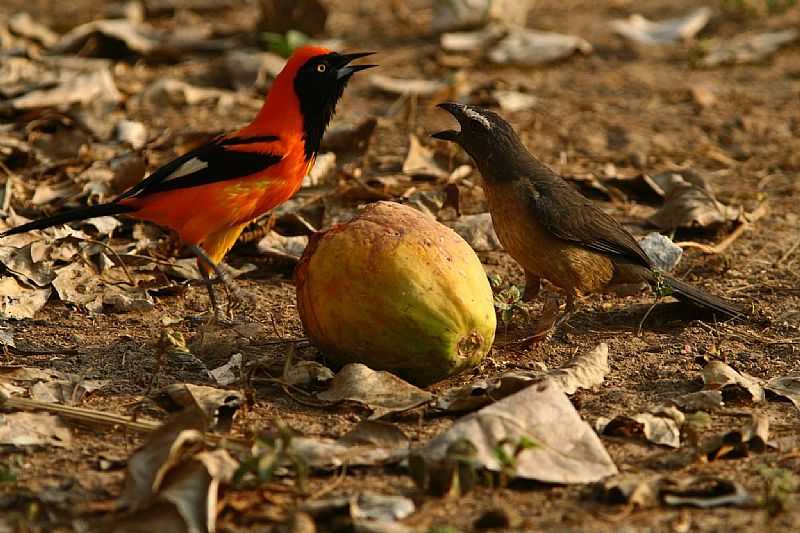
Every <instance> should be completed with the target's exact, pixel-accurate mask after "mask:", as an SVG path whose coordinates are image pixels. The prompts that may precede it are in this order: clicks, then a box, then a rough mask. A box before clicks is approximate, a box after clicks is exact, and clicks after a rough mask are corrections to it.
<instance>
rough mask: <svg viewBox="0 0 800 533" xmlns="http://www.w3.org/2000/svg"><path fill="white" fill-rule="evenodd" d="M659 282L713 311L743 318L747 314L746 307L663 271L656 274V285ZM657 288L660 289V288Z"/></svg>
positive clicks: (673, 293) (726, 315) (673, 291)
mask: <svg viewBox="0 0 800 533" xmlns="http://www.w3.org/2000/svg"><path fill="white" fill-rule="evenodd" d="M659 283H660V284H663V285H664V286H666V287H667V288H669V289H670V291H671V292H672V295H673V296H675V297H676V298H678V299H680V300H684V301H688V302H691V303H693V304H695V305H697V306H700V307H703V308H706V309H709V310H711V311H716V312H717V313H720V314H722V315H724V316H725V317H726V318H741V317H743V316H744V315H745V310H744V308H742V307H741V306H739V305H738V304H736V303H734V302H731V301H730V300H726V299H725V298H721V297H719V296H715V295H713V294H710V293H708V292H706V291H704V290H703V289H701V288H699V287H695V286H694V285H691V284H689V283H686V282H685V281H681V280H679V279H676V278H673V277H672V276H668V275H667V274H664V273H662V272H659V273H657V274H656V285H658V284H659ZM656 290H658V288H657V289H656Z"/></svg>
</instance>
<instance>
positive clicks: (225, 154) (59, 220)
mask: <svg viewBox="0 0 800 533" xmlns="http://www.w3.org/2000/svg"><path fill="white" fill-rule="evenodd" d="M371 54H372V52H366V53H355V54H338V53H336V52H332V51H330V50H327V49H325V48H320V47H315V46H304V47H302V48H298V49H297V50H296V51H295V52H294V54H292V56H291V57H290V58H289V60H288V62H287V63H286V66H285V67H284V68H283V70H282V71H281V72H280V74H278V76H277V77H276V78H275V81H274V82H273V84H272V87H271V88H270V90H269V92H268V93H267V96H266V99H265V100H264V105H263V106H262V107H261V110H260V111H259V112H258V115H256V118H255V119H254V120H253V122H251V123H250V124H249V125H248V126H245V127H244V128H242V129H240V130H238V131H235V132H233V133H229V134H227V135H220V136H218V137H216V138H214V139H213V140H211V141H210V142H208V143H207V144H205V145H202V146H200V147H199V148H196V149H194V150H192V151H190V152H188V153H186V154H184V155H182V156H180V157H178V158H177V159H174V160H173V161H171V162H169V163H167V164H166V165H164V166H162V167H161V168H159V169H158V170H156V171H155V172H153V173H152V174H150V175H149V176H148V177H147V178H145V179H144V180H142V181H141V182H140V183H139V184H137V185H135V186H134V187H132V188H130V189H129V190H127V191H126V192H124V193H122V194H121V195H120V196H119V197H118V198H116V199H114V200H113V201H111V202H109V203H106V204H100V205H95V206H90V207H85V208H79V209H75V210H71V211H66V212H64V213H60V214H57V215H54V216H52V217H48V218H44V219H41V220H36V221H33V222H30V223H28V224H23V225H21V226H18V227H16V228H12V229H9V230H7V231H5V232H3V233H0V238H1V237H5V236H7V235H14V234H17V233H24V232H26V231H30V230H34V229H44V228H49V227H50V226H55V225H58V224H65V223H67V222H73V221H76V220H85V219H89V218H93V217H98V216H107V215H125V216H129V217H133V218H136V219H139V220H147V221H150V222H154V223H156V224H159V225H161V226H164V227H167V228H170V229H172V230H174V231H175V232H176V233H177V234H178V236H179V238H180V239H181V241H182V242H183V243H184V244H185V245H187V246H188V247H189V249H190V250H191V251H192V252H193V253H194V254H195V255H196V256H197V266H198V268H199V270H200V273H201V274H202V276H203V279H204V280H205V282H206V284H207V286H208V294H209V298H210V300H211V304H212V307H213V309H214V315H215V316H216V317H217V318H219V309H218V307H217V301H216V298H215V296H214V289H213V287H212V281H211V279H210V274H211V271H214V272H215V273H216V274H217V277H218V278H219V279H220V280H221V281H222V282H223V283H225V285H226V287H227V288H228V289H230V290H232V289H233V286H232V285H231V283H230V281H229V280H228V279H227V277H226V276H225V274H224V273H223V271H222V270H221V269H220V268H219V263H220V262H221V261H222V259H223V258H224V257H225V254H226V253H227V252H228V251H229V250H230V249H231V248H232V247H233V245H234V244H235V243H236V240H237V239H238V237H239V235H240V234H241V232H242V230H243V229H244V228H245V226H247V224H249V223H250V222H252V221H253V220H254V219H256V218H257V217H259V216H261V215H262V214H264V213H266V212H268V211H269V210H270V209H272V208H274V207H275V206H277V205H279V204H281V203H283V202H285V201H286V200H288V199H289V198H290V197H291V196H292V195H294V193H295V192H297V189H299V188H300V184H301V183H302V181H303V177H304V176H305V175H306V174H307V173H308V171H309V170H310V169H311V167H312V166H313V165H314V159H315V158H316V155H317V151H318V150H319V146H320V142H321V140H322V134H323V133H324V132H325V128H326V127H327V126H328V123H329V122H330V120H331V118H332V117H333V114H334V112H335V109H336V103H337V102H338V101H339V99H340V98H341V97H342V93H343V92H344V88H345V86H346V85H347V82H348V81H349V80H350V77H351V76H352V75H353V74H354V73H355V72H358V71H359V70H364V69H367V68H370V67H374V66H375V65H350V63H351V62H352V61H353V60H355V59H358V58H361V57H365V56H368V55H371Z"/></svg>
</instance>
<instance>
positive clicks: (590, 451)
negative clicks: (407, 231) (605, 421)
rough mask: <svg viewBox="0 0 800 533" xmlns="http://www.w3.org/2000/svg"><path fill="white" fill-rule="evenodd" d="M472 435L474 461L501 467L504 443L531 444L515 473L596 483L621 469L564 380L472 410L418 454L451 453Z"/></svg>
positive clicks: (426, 458)
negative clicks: (500, 450)
mask: <svg viewBox="0 0 800 533" xmlns="http://www.w3.org/2000/svg"><path fill="white" fill-rule="evenodd" d="M462 440H465V441H468V442H470V443H471V444H472V446H474V448H475V455H474V460H473V462H474V464H475V465H477V466H479V467H481V468H486V469H488V470H490V471H494V472H499V471H501V470H503V465H502V464H501V463H500V460H499V458H498V455H497V448H498V446H500V447H502V446H503V445H504V443H510V445H511V446H512V447H514V446H517V445H519V444H525V446H523V449H522V450H521V451H520V453H519V454H518V456H517V457H516V459H515V461H514V463H515V468H514V472H513V476H514V477H517V478H523V479H534V480H538V481H542V482H546V483H591V482H594V481H599V480H600V479H603V478H604V477H607V476H610V475H613V474H616V473H617V468H616V466H614V462H613V461H612V460H611V457H609V455H608V452H606V450H605V448H604V447H603V445H602V443H601V442H600V439H599V438H598V437H597V434H596V433H595V432H594V431H593V430H592V428H591V427H590V426H589V424H587V423H586V422H584V421H583V420H581V418H580V415H579V414H578V412H577V411H576V410H575V408H574V407H573V406H572V403H571V402H570V401H569V399H568V398H567V396H566V394H565V393H564V391H563V389H562V388H561V386H560V385H558V384H556V383H555V382H553V381H550V380H546V381H543V382H541V383H536V384H534V385H531V386H530V387H527V388H524V389H522V390H521V391H519V392H517V393H515V394H513V395H511V396H509V397H507V398H504V399H502V400H500V401H499V402H496V403H494V404H491V405H489V406H487V407H484V408H483V409H481V410H480V411H478V412H477V413H473V414H470V415H467V416H465V417H463V418H461V419H459V420H458V421H456V423H455V424H454V425H453V426H452V427H451V428H450V429H449V430H447V431H445V432H444V433H443V434H441V435H439V436H438V437H436V438H434V439H433V440H431V441H430V442H429V443H428V444H427V445H426V446H425V447H423V448H422V449H420V450H419V452H418V454H419V455H420V456H421V457H422V458H423V460H424V461H426V462H431V461H433V462H435V461H439V460H442V459H444V458H445V456H446V453H447V450H448V447H449V446H450V445H451V444H453V443H455V442H458V441H462Z"/></svg>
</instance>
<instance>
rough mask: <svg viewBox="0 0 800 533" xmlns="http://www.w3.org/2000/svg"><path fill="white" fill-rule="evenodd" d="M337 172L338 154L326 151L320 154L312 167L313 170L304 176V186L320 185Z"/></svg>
mask: <svg viewBox="0 0 800 533" xmlns="http://www.w3.org/2000/svg"><path fill="white" fill-rule="evenodd" d="M335 174H336V154H334V153H333V152H325V153H322V154H319V155H318V156H317V158H316V160H315V162H314V166H313V167H311V171H310V172H309V173H308V175H307V176H306V177H305V178H303V187H319V186H320V185H323V184H325V183H326V182H327V181H328V180H330V179H331V178H332V177H333V176H334V175H335Z"/></svg>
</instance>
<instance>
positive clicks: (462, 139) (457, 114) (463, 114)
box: [433, 102, 524, 171]
mask: <svg viewBox="0 0 800 533" xmlns="http://www.w3.org/2000/svg"><path fill="white" fill-rule="evenodd" d="M436 107H438V108H440V109H444V110H445V111H447V112H448V113H450V114H451V115H453V117H454V118H455V119H456V120H457V121H458V124H459V126H460V127H461V129H460V130H444V131H440V132H438V133H434V134H433V137H434V138H436V139H442V140H444V141H450V142H454V143H456V144H458V145H459V146H461V147H462V148H463V149H464V150H466V151H467V153H468V154H469V155H470V156H472V158H473V159H474V160H475V162H476V163H477V164H478V166H479V167H481V166H482V165H483V164H485V163H488V161H489V160H490V159H496V158H497V157H498V154H503V153H514V152H515V151H516V150H517V149H518V148H520V147H522V142H521V141H520V139H519V136H517V134H516V132H515V131H514V128H512V127H511V125H510V124H509V123H508V122H506V121H505V120H503V118H502V117H500V115H498V114H497V113H495V112H493V111H489V110H488V109H484V108H482V107H478V106H473V105H466V104H458V103H455V102H444V103H441V104H438V105H437V106H436ZM523 151H524V148H523ZM481 171H483V169H482V168H481Z"/></svg>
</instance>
